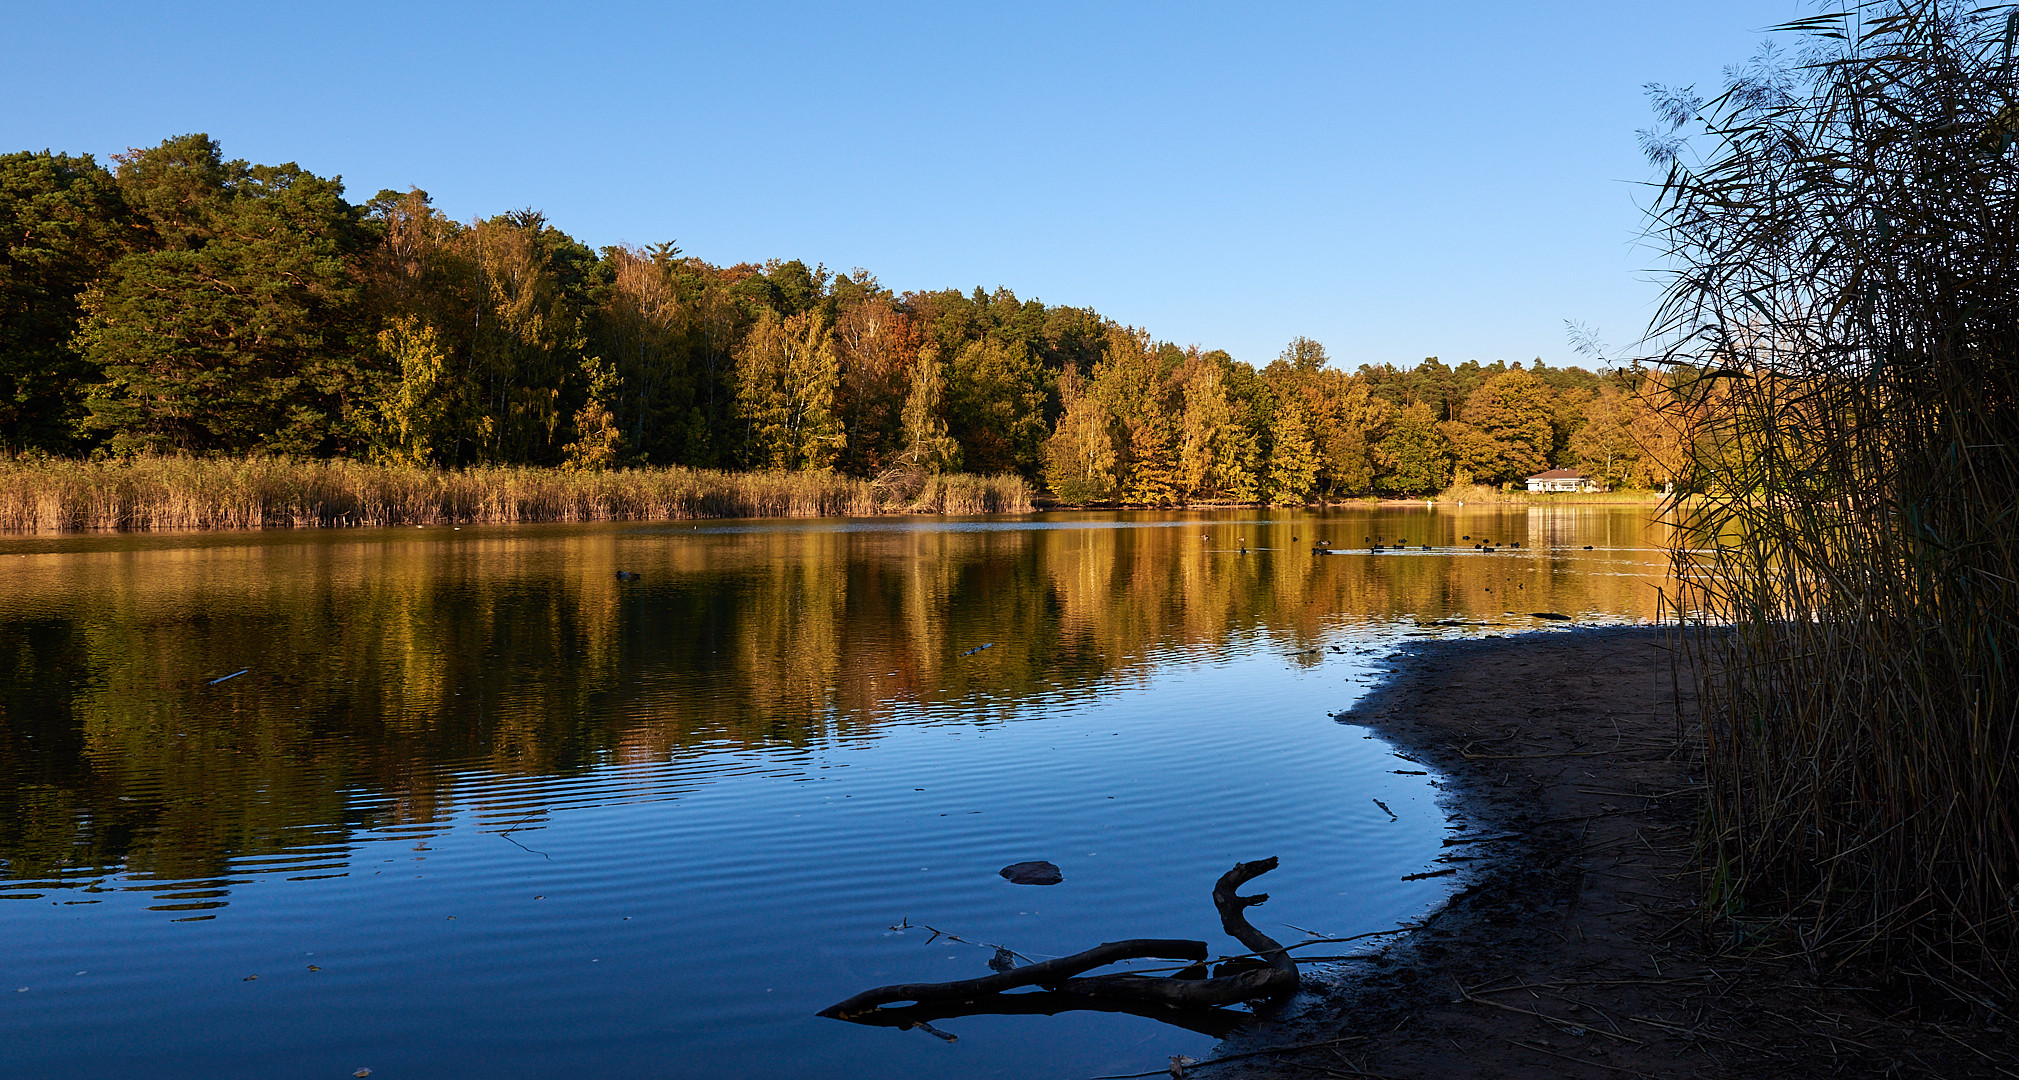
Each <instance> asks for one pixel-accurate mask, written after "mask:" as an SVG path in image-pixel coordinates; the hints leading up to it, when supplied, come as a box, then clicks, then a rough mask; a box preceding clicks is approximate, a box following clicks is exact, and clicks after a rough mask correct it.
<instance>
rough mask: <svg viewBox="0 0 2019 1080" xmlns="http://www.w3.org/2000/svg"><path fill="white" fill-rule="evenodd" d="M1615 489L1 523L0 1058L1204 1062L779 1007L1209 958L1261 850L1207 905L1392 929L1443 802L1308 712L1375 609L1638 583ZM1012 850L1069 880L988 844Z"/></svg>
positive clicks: (1603, 602)
mask: <svg viewBox="0 0 2019 1080" xmlns="http://www.w3.org/2000/svg"><path fill="white" fill-rule="evenodd" d="M1651 517H1652V515H1651V513H1650V511H1648V510H1646V509H1643V508H1603V507H1595V508H1554V507H1552V508H1534V509H1531V508H1523V507H1479V508H1474V507H1463V508H1445V507H1439V508H1437V509H1435V510H1432V509H1430V508H1427V507H1424V506H1415V507H1408V506H1384V507H1367V508H1356V509H1349V510H1331V511H1325V512H1316V511H1302V510H1297V511H1280V512H1272V511H1257V510H1252V509H1249V510H1238V511H1211V512H1169V513H1153V512H1124V513H1052V514H1044V515H1033V516H1029V517H1019V518H988V519H937V518H935V519H916V518H879V519H865V520H832V519H826V520H789V521H713V522H682V523H652V524H639V523H630V524H612V525H567V526H519V527H464V528H462V529H451V528H448V527H431V528H427V529H405V530H350V531H319V532H267V533H217V534H179V535H149V534H141V535H93V536H71V537H14V538H0V942H4V943H5V944H4V949H0V1074H4V1075H7V1076H22V1077H42V1076H49V1077H55V1076H64V1077H95V1076H114V1075H142V1076H147V1077H151V1078H172V1077H205V1078H218V1077H271V1076H279V1075H285V1076H290V1077H319V1076H326V1077H332V1078H335V1077H349V1076H354V1075H365V1074H364V1073H362V1072H361V1071H360V1070H366V1069H369V1070H370V1073H369V1075H371V1076H374V1077H378V1078H384V1080H396V1078H405V1077H444V1076H483V1077H486V1078H506V1077H521V1076H524V1077H552V1076H555V1075H563V1074H566V1075H585V1076H610V1077H619V1076H622V1077H630V1076H642V1075H652V1076H697V1077H700V1076H706V1077H770V1076H786V1075H789V1076H794V1077H851V1076H878V1075H902V1076H916V1077H1003V1078H1044V1080H1051V1078H1060V1080H1066V1078H1073V1077H1086V1076H1094V1075H1100V1074H1109V1073H1127V1072H1139V1071H1143V1070H1149V1069H1157V1068H1162V1067H1163V1066H1164V1065H1165V1064H1166V1063H1167V1061H1168V1059H1169V1057H1170V1056H1171V1055H1173V1054H1188V1055H1191V1056H1194V1057H1205V1056H1208V1055H1210V1053H1211V1050H1212V1047H1213V1045H1214V1042H1215V1040H1214V1039H1213V1038H1212V1037H1210V1036H1208V1035H1204V1034H1200V1033H1198V1032H1195V1031H1190V1030H1186V1029H1184V1028H1181V1027H1176V1026H1172V1025H1168V1024H1162V1023H1158V1022H1155V1021H1152V1020H1148V1019H1143V1018H1140V1017H1135V1016H1129V1015H1120V1014H1107V1013H1087V1012H1079V1013H1065V1014H1061V1015H1059V1016H975V1017H967V1018H962V1019H949V1020H944V1021H939V1022H937V1023H936V1026H937V1027H938V1028H939V1029H941V1030H942V1031H944V1032H946V1033H948V1034H952V1035H956V1036H958V1041H954V1042H949V1041H945V1040H943V1039H940V1038H936V1037H933V1036H932V1035H931V1034H929V1033H927V1032H923V1031H919V1030H910V1031H901V1030H897V1029H893V1028H880V1027H868V1026H860V1025H855V1024H849V1023H843V1022H839V1021H834V1020H826V1019H820V1018H817V1017H815V1016H814V1015H813V1014H814V1013H815V1012H816V1011H817V1010H819V1009H820V1008H822V1007H824V1006H826V1005H829V1004H831V1003H833V1002H835V1001H838V1000H840V999H842V998H844V997H847V996H849V995H851V994H853V993H856V992H857V991H860V990H864V989H867V988H869V987H872V986H877V985H882V984H887V983H897V982H920V981H934V980H949V979H963V978H971V977H976V976H981V975H986V974H988V973H989V968H988V962H989V960H990V959H991V958H992V957H994V956H995V946H997V945H1002V946H1006V947H1008V948H1010V949H1012V950H1014V951H1015V952H1017V953H1019V954H1021V955H1022V956H1024V957H1026V958H1029V959H1045V958H1048V957H1051V956H1058V955H1063V954H1066V953H1071V952H1076V951H1079V950H1081V949H1085V948H1090V947H1092V946H1093V945H1095V944H1097V943H1099V942H1102V941H1110V940H1115V939H1118V938H1126V937H1190V938H1200V939H1204V940H1206V941H1208V942H1209V943H1211V946H1212V948H1213V949H1214V951H1215V952H1216V953H1229V954H1231V953H1237V952H1240V951H1241V949H1240V947H1239V946H1238V945H1237V944H1235V943H1234V942H1233V941H1232V940H1230V939H1228V938H1226V937H1224V936H1223V935H1221V934H1220V932H1219V925H1218V918H1217V916H1216V914H1215V912H1214V910H1213V907H1212V903H1211V899H1210V895H1209V894H1210V890H1211V888H1212V885H1213V882H1214V880H1215V879H1216V878H1217V877H1218V876H1219V874H1220V873H1221V872H1223V871H1225V870H1226V869H1227V868H1228V867H1230V866H1232V865H1233V864H1234V863H1235V862H1236V861H1240V860H1247V859H1258V858H1262V857H1266V856H1272V855H1273V856H1278V857H1280V858H1281V860H1282V865H1281V868H1280V869H1278V870H1276V871H1275V872H1273V873H1271V874H1269V875H1267V876H1266V877H1263V878H1261V879H1259V880H1257V881H1256V882H1255V883H1254V884H1253V885H1252V886H1250V887H1249V889H1248V891H1250V892H1256V891H1265V892H1268V893H1269V894H1270V895H1271V896H1272V898H1273V899H1271V901H1270V902H1269V903H1268V905H1266V906H1264V907H1260V908H1255V909H1252V910H1251V912H1250V917H1251V919H1252V921H1253V922H1254V923H1255V924H1256V926H1257V927H1258V928H1260V929H1262V930H1263V931H1264V932H1267V933H1270V934H1272V935H1274V936H1276V937H1277V938H1278V939H1279V940H1282V941H1284V942H1285V943H1286V944H1287V943H1291V942H1294V941H1297V940H1301V939H1303V938H1304V937H1306V936H1314V935H1318V936H1346V935H1351V934H1359V933H1367V932H1372V931H1380V930H1391V929H1394V928H1395V927H1397V926H1398V925H1400V924H1402V923H1406V922H1408V921H1411V920H1413V919H1416V918H1418V917H1420V916H1422V915H1423V914H1425V913H1426V912H1427V911H1428V910H1430V909H1431V908H1432V907H1433V906H1434V905H1435V904H1437V903H1438V902H1439V901H1440V900H1441V899H1442V898H1443V897H1444V896H1445V895H1446V894H1447V892H1448V891H1449V889H1450V888H1451V883H1452V881H1453V878H1452V877H1451V876H1448V875H1446V876H1433V877H1421V876H1419V875H1424V874H1429V873H1434V872H1435V871H1437V870H1440V869H1448V868H1449V866H1448V864H1445V863H1441V862H1439V861H1438V860H1439V855H1440V853H1441V851H1442V850H1443V849H1442V848H1441V847H1440V840H1441V839H1442V838H1444V837H1445V836H1447V835H1449V832H1448V830H1450V829H1453V828H1462V827H1463V823H1462V822H1458V821H1453V820H1450V819H1448V818H1447V808H1446V807H1445V806H1443V805H1442V804H1441V803H1440V799H1439V791H1438V787H1437V784H1438V778H1437V777H1436V776H1435V775H1429V774H1426V773H1425V772H1424V771H1423V770H1422V768H1421V767H1420V766H1417V765H1415V764H1414V763H1412V762H1409V761H1408V760H1407V759H1406V758H1402V757H1398V756H1397V755H1396V753H1395V751H1394V750H1393V749H1392V748H1390V747H1388V746H1387V745H1385V744H1383V743H1382V742H1381V741H1380V740H1378V739H1376V738H1374V737H1373V736H1372V735H1370V734H1369V733H1368V732H1366V731H1364V730H1362V729H1359V728H1356V727H1353V726H1349V725H1345V724H1342V723H1339V722H1337V721H1335V720H1333V719H1332V715H1331V714H1333V713H1336V712H1339V711H1341V710H1344V709H1345V708H1347V707H1348V706H1349V705H1351V704H1352V703H1353V701H1354V700H1355V699H1356V698H1357V697H1358V696H1359V695H1360V694H1361V693H1362V692H1363V691H1364V689H1365V688H1366V687H1367V686H1368V685H1370V684H1371V683H1372V682H1374V681H1375V680H1377V679H1378V678H1379V677H1380V675H1381V673H1382V671H1383V669H1384V658H1385V657H1386V656H1387V655H1388V653H1389V652H1390V651H1391V650H1392V649H1393V648H1394V647H1395V646H1396V645H1397V644H1398V643H1400V642H1403V641H1407V640H1409V639H1410V638H1411V637H1412V636H1419V635H1431V634H1436V635H1452V634H1497V633H1509V632H1515V631H1528V630H1534V629H1538V628H1544V629H1547V628H1559V627H1562V626H1565V625H1571V623H1565V622H1561V621H1556V620H1544V619H1540V618H1537V617H1535V616H1534V615H1533V614H1531V613H1536V612H1546V613H1558V614H1562V615H1566V616H1571V617H1573V621H1574V623H1577V624H1589V623H1603V622H1638V621H1647V620H1650V619H1652V618H1653V617H1654V616H1655V615H1656V613H1657V603H1658V601H1657V595H1658V586H1659V584H1660V583H1661V580H1662V578H1663V574H1664V571H1665V568H1666V556H1665V554H1664V553H1663V551H1662V550H1661V548H1662V545H1663V543H1664V542H1665V540H1666V536H1665V534H1664V533H1661V532H1660V531H1659V530H1658V528H1657V527H1656V526H1654V525H1653V524H1652V523H1651ZM1468 535H1469V536H1470V537H1472V539H1471V540H1463V539H1461V538H1462V537H1465V536H1468ZM1368 538H1375V539H1380V540H1385V541H1388V542H1389V543H1390V544H1393V543H1394V542H1397V541H1406V542H1407V543H1408V544H1409V545H1410V548H1409V550H1406V551H1396V550H1392V548H1391V549H1390V550H1384V551H1382V552H1380V553H1378V554H1377V553H1370V552H1369V550H1368V545H1369V541H1368ZM1316 539H1325V540H1329V541H1331V542H1332V543H1334V544H1336V545H1338V546H1339V548H1340V549H1341V550H1340V551H1339V553H1337V554H1331V555H1315V554H1313V553H1312V551H1311V548H1312V543H1313V541H1314V540H1316ZM1484 540H1495V541H1499V542H1501V544H1502V545H1508V544H1510V543H1512V542H1517V541H1518V542H1519V543H1520V545H1521V546H1520V547H1519V548H1515V547H1511V546H1501V547H1500V548H1499V549H1498V550H1495V551H1491V552H1488V551H1481V550H1475V549H1474V548H1473V546H1472V545H1473V544H1474V543H1477V542H1480V541H1484ZM1349 545H1350V546H1349ZM1423 545H1431V546H1433V547H1434V548H1435V549H1436V550H1430V551H1425V550H1421V548H1422V546H1423ZM1244 549H1245V553H1244ZM620 570H621V571H625V572H627V573H635V574H636V575H638V576H637V578H636V579H635V580H620V579H619V577H618V571H620ZM1435 624H1443V625H1435ZM1509 693H1510V696H1511V700H1513V701H1519V700H1520V699H1521V697H1522V696H1523V695H1524V694H1525V693H1526V689H1525V688H1523V687H1510V688H1509ZM1037 859H1043V860H1049V861H1051V862H1053V863H1056V864H1057V865H1058V866H1059V867H1060V868H1061V870H1062V872H1063V875H1064V881H1063V882H1062V883H1061V884H1058V885H1053V886H1042V887H1041V886H1023V885H1013V884H1010V883H1009V882H1008V881H1006V880H1004V879H1003V878H1002V877H1001V876H999V875H998V873H997V871H998V870H999V869H1001V868H1002V867H1004V866H1005V865H1007V864H1010V863H1015V862H1019V861H1024V860H1037ZM1404 879H1411V880H1404ZM934 930H938V931H944V932H946V933H948V934H951V935H954V936H955V937H956V938H958V939H960V940H955V939H954V938H949V937H946V936H938V935H935V933H934ZM1341 948H1345V949H1347V950H1348V951H1351V950H1352V949H1354V948H1358V946H1343V947H1342V946H1336V945H1335V946H1319V947H1317V948H1315V949H1306V950H1304V952H1305V953H1306V954H1310V955H1335V954H1336V953H1337V950H1339V949H1341ZM1144 966H1146V967H1147V966H1155V965H1154V963H1149V964H1145V965H1144Z"/></svg>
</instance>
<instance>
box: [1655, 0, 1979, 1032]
mask: <svg viewBox="0 0 2019 1080" xmlns="http://www.w3.org/2000/svg"><path fill="white" fill-rule="evenodd" d="M1784 29H1792V30H1795V31H1798V32H1800V33H1802V34H1804V35H1807V40H1809V41H1810V43H1811V44H1810V47H1809V48H1808V49H1807V50H1806V51H1804V52H1803V53H1802V54H1801V55H1800V56H1799V57H1798V58H1797V59H1796V60H1795V61H1794V62H1775V61H1774V60H1773V58H1772V57H1766V58H1763V59H1762V60H1760V61H1756V62H1755V63H1754V64H1752V65H1750V66H1748V67H1746V68H1744V69H1740V70H1738V71H1736V72H1735V73H1734V75H1733V78H1732V81H1731V83H1730V85H1729V86H1728V87H1727V89H1726V91H1725V93H1724V94H1723V95H1722V96H1721V97H1719V98H1717V99H1715V100H1713V101H1710V102H1708V103H1702V102H1696V101H1694V100H1693V99H1690V98H1689V97H1688V96H1687V95H1686V94H1671V95H1667V96H1665V97H1664V98H1663V99H1662V100H1661V101H1660V103H1659V104H1660V105H1661V107H1662V109H1663V111H1665V112H1666V113H1667V115H1668V116H1669V118H1670V120H1671V122H1672V123H1673V124H1674V125H1675V126H1676V131H1677V132H1678V133H1686V132H1700V133H1697V134H1690V135H1689V137H1688V138H1683V137H1681V135H1680V134H1676V135H1663V134H1660V133H1657V134H1655V135H1652V136H1648V138H1649V142H1650V145H1651V147H1652V150H1653V153H1654V154H1655V156H1656V157H1657V158H1658V159H1665V160H1666V161H1667V162H1668V163H1669V165H1670V171H1669V174H1668V178H1667V180H1666V182H1665V185H1664V186H1663V188H1662V192H1661V198H1660V202H1659V203H1658V204H1657V206H1656V207H1655V208H1654V212H1655V215H1656V219H1657V223H1658V224H1657V230H1656V233H1655V235H1656V236H1657V237H1658V238H1659V239H1660V240H1661V241H1662V242H1663V243H1664V244H1665V245H1666V249H1667V254H1668V255H1669V256H1670V258H1671V259H1672V260H1673V262H1674V265H1675V266H1676V267H1677V269H1676V271H1675V276H1674V278H1673V279H1672V283H1671V286H1670V288H1669V290H1668V293H1667V297H1666V301H1665V306H1664V308H1663V309H1662V314H1661V316H1660V318H1659V319H1658V321H1657V326H1656V329H1657V332H1658V333H1659V334H1660V335H1662V336H1664V337H1665V339H1666V340H1667V342H1668V345H1669V348H1668V351H1667V352H1666V354H1665V355H1664V356H1663V357H1662V358H1661V359H1662V360H1663V361H1665V362H1668V363H1671V364H1673V365H1675V370H1676V372H1677V383H1678V386H1679V387H1680V393H1679V402H1680V404H1679V405H1678V406H1676V408H1677V410H1678V412H1679V413H1680V414H1681V419H1682V421H1683V422H1684V425H1685V428H1686V430H1687V432H1688V436H1689V442H1690V446H1691V456H1692V462H1691V465H1690V469H1689V472H1688V475H1687V476H1686V477H1685V478H1684V480H1683V482H1681V483H1679V485H1678V487H1679V488H1681V489H1684V490H1690V491H1693V492H1696V493H1698V494H1700V495H1701V498H1697V499H1693V500H1690V501H1688V502H1678V503H1676V504H1675V505H1674V506H1673V508H1672V510H1671V513H1672V514H1673V515H1674V516H1675V517H1676V519H1677V521H1678V523H1679V524H1680V525H1681V526H1682V527H1683V533H1684V535H1685V536H1686V537H1687V539H1686V541H1685V542H1683V543H1681V544H1679V545H1678V548H1677V550H1676V552H1675V556H1674V557H1675V563H1676V566H1675V579H1676V581H1678V582H1679V583H1680V590H1681V595H1680V596H1679V598H1678V600H1679V609H1680V611H1681V612H1682V614H1681V615H1680V616H1679V621H1681V622H1682V623H1683V624H1684V625H1685V627H1686V629H1687V630H1688V631H1689V633H1688V634H1687V635H1686V637H1687V639H1688V640H1689V641H1690V643H1691V644H1690V648H1691V650H1692V652H1693V654H1694V660H1695V662H1696V667H1697V671H1698V674H1699V680H1700V687H1699V689H1700V703H1701V712H1702V716H1703V718H1704V745H1705V751H1704V752H1705V766H1706V776H1707V780H1708V800H1707V808H1706V818H1705V829H1704V850H1705V853H1706V857H1707V866H1708V872H1707V879H1706V880H1707V886H1708V891H1707V904H1708V908H1709V911H1710V913H1711V914H1712V915H1713V916H1715V917H1716V919H1717V920H1718V921H1717V925H1718V926H1719V927H1721V929H1722V932H1723V935H1724V940H1725V941H1726V942H1727V943H1728V944H1730V945H1732V946H1733V947H1735V948H1739V949H1761V950H1767V951H1772V952H1777V953H1792V954H1794V955H1798V956H1800V957H1802V958H1803V959H1805V960H1807V961H1808V962H1809V963H1811V964H1812V965H1814V966H1815V967H1816V968H1817V969H1818V970H1819V971H1824V972H1835V973H1838V974H1843V973H1844V972H1846V971H1850V970H1855V971H1857V972H1859V973H1860V976H1861V977H1864V976H1873V977H1876V978H1878V979H1881V980H1885V979H1892V980H1895V984H1896V985H1898V986H1899V987H1901V988H1903V989H1906V990H1908V991H1911V992H1912V993H1914V994H1915V995H1917V996H1919V995H1921V994H1922V993H1923V991H1924V990H1934V991H1939V992H1940V993H1939V994H1937V995H1936V997H1938V998H1939V999H1942V1000H1947V1001H1950V1002H1955V1001H1965V1002H1968V1003H1970V1004H1971V1005H1973V1006H1976V1007H1979V1008H1981V1009H1985V1010H1990V1011H1993V1012H2005V1011H2009V1010H2010V1009H2011V1008H2012V1006H2013V1003H2014V1002H2015V1000H2019V994H2015V990H2019V952H2015V947H2019V919H2015V912H2019V908H2015V901H2014V889H2015V888H2019V682H2015V678H2014V676H2015V672H2014V670H2013V666H2012V661H2013V658H2014V650H2015V649H2019V184H2015V176H2019V166H2015V162H2014V158H2013V152H2012V148H2011V147H2012V138H2011V137H2010V136H2011V135H2013V134H2019V110H2015V107H2014V105H2013V102H2014V101H2015V96H2014V89H2015V87H2014V81H2013V65H2012V61H2011V55H2010V54H2011V42H2012V35H2013V32H2014V30H2015V29H2019V17H2015V18H2013V19H2011V20H2008V19H2007V18H2006V17H2005V15H2004V14H2003V13H2000V14H1999V15H1998V16H1997V17H1996V18H1995V19H1990V18H1986V17H1984V16H1982V15H1979V14H1973V13H1971V12H1968V11H1965V10H1964V9H1962V8H1960V7H1958V6H1956V5H1953V4H1948V3H1900V2H1889V3H1884V4H1872V5H1861V6H1857V7H1856V8H1855V9H1854V11H1853V12H1852V13H1851V14H1850V15H1845V16H1832V17H1827V18H1826V17H1821V16H1819V17H1818V18H1816V19H1812V20H1804V21H1802V22H1800V23H1796V24H1791V25H1790V26H1789V27H1787V28H1784ZM1706 147H1707V149H1706V150H1705V152H1703V153H1701V154H1696V156H1691V155H1692V154H1693V153H1695V151H1696V150H1697V149H1699V148H1706Z"/></svg>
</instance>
